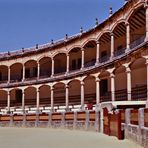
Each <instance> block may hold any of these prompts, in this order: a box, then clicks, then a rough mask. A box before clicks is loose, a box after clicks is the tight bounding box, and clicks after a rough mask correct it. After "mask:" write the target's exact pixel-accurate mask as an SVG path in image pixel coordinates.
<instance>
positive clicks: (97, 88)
mask: <svg viewBox="0 0 148 148" xmlns="http://www.w3.org/2000/svg"><path fill="white" fill-rule="evenodd" d="M99 104H100V79H99V78H98V77H97V78H96V106H99Z"/></svg>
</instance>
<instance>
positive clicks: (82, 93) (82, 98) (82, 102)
mask: <svg viewBox="0 0 148 148" xmlns="http://www.w3.org/2000/svg"><path fill="white" fill-rule="evenodd" d="M81 109H82V110H84V81H81Z"/></svg>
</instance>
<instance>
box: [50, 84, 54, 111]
mask: <svg viewBox="0 0 148 148" xmlns="http://www.w3.org/2000/svg"><path fill="white" fill-rule="evenodd" d="M50 95H51V110H52V111H53V110H54V87H53V86H51V94H50Z"/></svg>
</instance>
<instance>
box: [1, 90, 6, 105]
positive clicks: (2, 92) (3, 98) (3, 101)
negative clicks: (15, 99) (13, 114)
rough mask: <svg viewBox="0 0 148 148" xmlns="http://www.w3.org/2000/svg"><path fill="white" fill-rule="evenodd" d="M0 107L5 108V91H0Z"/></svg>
mask: <svg viewBox="0 0 148 148" xmlns="http://www.w3.org/2000/svg"><path fill="white" fill-rule="evenodd" d="M0 96H1V97H0V107H6V106H7V98H8V95H7V91H5V90H0Z"/></svg>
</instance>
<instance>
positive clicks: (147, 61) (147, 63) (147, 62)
mask: <svg viewBox="0 0 148 148" xmlns="http://www.w3.org/2000/svg"><path fill="white" fill-rule="evenodd" d="M146 69H147V73H146V75H147V79H146V80H147V102H148V59H147V60H146Z"/></svg>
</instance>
